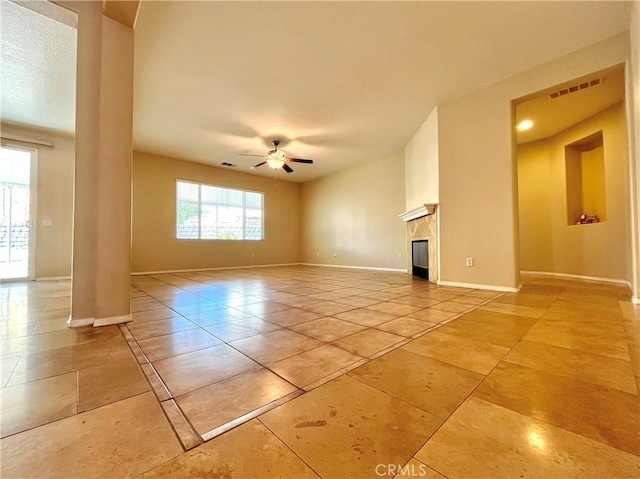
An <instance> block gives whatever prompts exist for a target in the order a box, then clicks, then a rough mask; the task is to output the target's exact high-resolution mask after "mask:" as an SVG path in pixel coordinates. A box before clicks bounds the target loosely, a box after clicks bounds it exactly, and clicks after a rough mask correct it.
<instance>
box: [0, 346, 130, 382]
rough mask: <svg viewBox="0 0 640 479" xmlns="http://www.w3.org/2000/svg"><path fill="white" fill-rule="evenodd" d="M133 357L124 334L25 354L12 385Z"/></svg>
mask: <svg viewBox="0 0 640 479" xmlns="http://www.w3.org/2000/svg"><path fill="white" fill-rule="evenodd" d="M118 334H120V333H118ZM130 357H131V351H130V350H129V347H128V346H127V343H126V341H125V340H124V338H123V337H122V336H120V337H115V338H113V339H109V340H107V341H96V342H93V343H85V344H78V345H76V346H70V347H67V348H60V349H55V350H52V351H41V352H37V353H32V354H25V355H24V356H22V358H20V362H19V363H18V365H17V366H16V369H15V371H14V372H13V375H12V376H11V379H10V380H9V385H10V386H12V385H14V384H20V383H24V382H27V381H33V380H35V379H42V378H46V377H49V376H55V375H58V374H63V373H68V372H70V371H76V370H78V369H83V368H88V367H91V366H98V365H100V364H103V363H104V362H105V361H117V360H119V359H128V358H130ZM2 361H4V359H3V360H2Z"/></svg>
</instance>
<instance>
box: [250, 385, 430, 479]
mask: <svg viewBox="0 0 640 479" xmlns="http://www.w3.org/2000/svg"><path fill="white" fill-rule="evenodd" d="M260 420H261V421H262V422H264V423H265V424H266V426H267V427H268V428H269V429H270V430H271V431H273V432H274V433H275V434H276V435H277V436H278V437H279V438H280V439H281V440H282V441H284V442H285V443H286V444H287V446H289V447H290V448H291V449H292V450H293V451H294V452H295V453H296V454H297V455H298V456H300V457H301V458H302V460H304V461H305V462H306V463H307V464H309V465H310V466H311V467H312V468H313V469H314V470H315V471H317V472H318V474H319V475H320V476H322V477H344V478H346V477H349V478H359V477H376V475H375V468H376V466H377V465H378V464H405V463H406V462H407V461H408V460H409V459H410V458H411V456H412V455H413V454H414V452H415V451H416V450H417V449H418V448H419V447H420V445H421V444H423V443H424V441H426V440H427V438H428V437H429V436H430V435H431V434H433V432H434V431H435V430H436V429H437V428H438V427H439V426H440V424H441V421H440V420H439V419H438V418H436V417H435V416H432V415H430V414H429V413H426V412H424V411H422V410H420V409H418V408H415V407H413V406H411V405H409V404H407V403H404V402H402V401H399V400H397V399H395V398H393V397H391V396H389V395H387V394H385V393H382V392H380V391H378V390H377V389H375V388H372V387H370V386H367V385H366V384H364V383H361V382H360V381H357V380H355V379H353V378H350V377H348V376H341V377H340V378H338V379H336V380H334V381H331V382H329V383H327V384H325V385H323V386H320V387H318V388H316V389H314V390H313V391H311V392H309V393H307V394H305V395H304V396H301V397H299V398H296V399H294V400H293V401H290V402H288V403H286V404H284V405H282V406H280V407H278V408H276V409H274V410H272V411H269V412H268V413H266V414H264V415H263V416H261V417H260Z"/></svg>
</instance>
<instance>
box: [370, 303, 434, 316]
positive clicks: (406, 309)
mask: <svg viewBox="0 0 640 479" xmlns="http://www.w3.org/2000/svg"><path fill="white" fill-rule="evenodd" d="M367 309H371V310H372V311H381V312H383V313H389V314H393V315H395V316H404V315H406V314H411V313H414V312H416V311H420V310H421V309H424V308H423V307H422V306H415V305H411V304H402V303H393V302H384V303H378V304H373V305H371V306H367Z"/></svg>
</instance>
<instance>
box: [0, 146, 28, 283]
mask: <svg viewBox="0 0 640 479" xmlns="http://www.w3.org/2000/svg"><path fill="white" fill-rule="evenodd" d="M35 196H36V152H35V150H28V149H24V148H18V147H8V146H2V147H1V148H0V281H2V282H7V281H24V280H32V279H34V273H35V268H34V265H35V228H34V225H35V224H36V222H35V218H36V211H35V210H36V200H35Z"/></svg>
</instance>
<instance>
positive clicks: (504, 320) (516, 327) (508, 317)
mask: <svg viewBox="0 0 640 479" xmlns="http://www.w3.org/2000/svg"><path fill="white" fill-rule="evenodd" d="M460 319H461V320H463V321H465V320H472V321H477V322H479V323H485V324H489V325H492V326H496V327H497V328H500V329H501V330H502V329H507V330H509V332H513V333H520V334H524V333H526V332H527V331H529V329H530V328H531V326H533V325H534V324H536V322H537V321H538V320H537V319H534V318H528V317H526V316H517V315H515V314H507V313H496V312H493V311H485V310H483V309H476V310H475V311H471V312H470V313H467V314H465V315H464V316H462V317H461V318H460Z"/></svg>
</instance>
